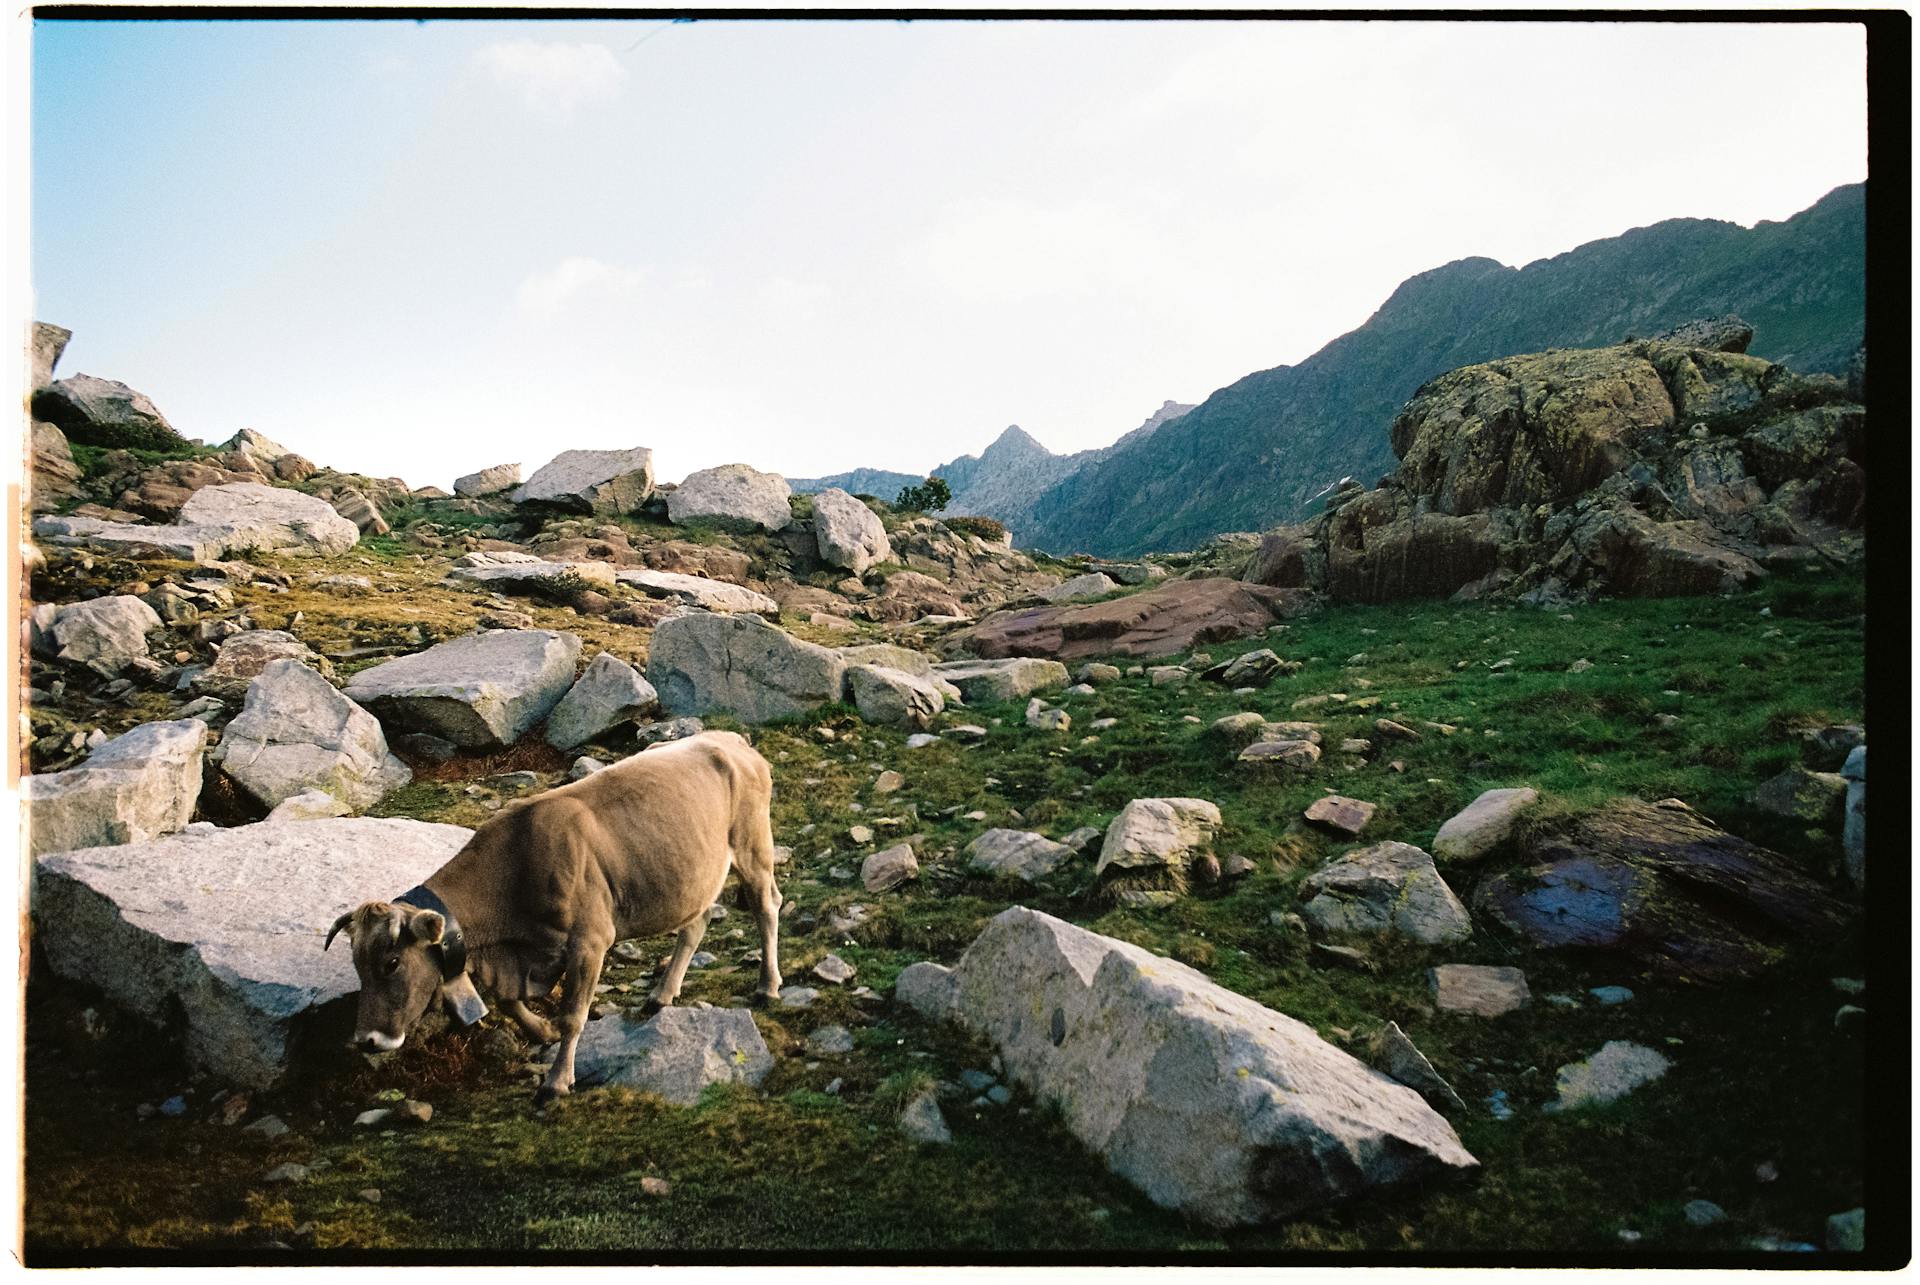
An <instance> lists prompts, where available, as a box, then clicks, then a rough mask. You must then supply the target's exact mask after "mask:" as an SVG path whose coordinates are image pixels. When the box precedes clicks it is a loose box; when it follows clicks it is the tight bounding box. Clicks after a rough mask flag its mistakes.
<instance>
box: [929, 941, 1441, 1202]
mask: <svg viewBox="0 0 1920 1285" xmlns="http://www.w3.org/2000/svg"><path fill="white" fill-rule="evenodd" d="M915 968H916V969H921V970H925V969H926V968H927V966H925V965H916V966H915ZM913 971H914V970H911V969H910V970H908V972H913ZM907 982H908V976H907V973H903V974H902V975H901V979H900V988H899V991H900V993H901V994H902V995H903V996H905V995H911V996H913V997H915V998H917V999H919V1000H920V1001H921V1002H922V1003H923V1004H924V1006H925V1007H924V1009H923V1012H925V1013H926V1015H927V1016H930V1017H936V1018H944V1019H947V1020H950V1021H953V1022H956V1023H958V1024H959V1025H961V1026H962V1027H964V1028H966V1029H967V1030H968V1031H970V1032H972V1033H974V1034H975V1035H978V1036H980V1037H982V1038H985V1039H987V1040H989V1041H991V1042H992V1044H993V1045H994V1046H995V1047H996V1048H997V1049H998V1050H999V1053H1000V1057H1001V1059H1002V1062H1003V1064H1004V1067H1005V1075H1006V1078H1007V1079H1008V1080H1009V1081H1010V1082H1011V1083H1013V1084H1016V1085H1018V1086H1020V1087H1021V1088H1023V1089H1025V1090H1027V1091H1028V1092H1030V1093H1032V1094H1033V1095H1034V1097H1035V1098H1037V1099H1038V1100H1039V1101H1040V1102H1042V1103H1044V1104H1046V1105H1048V1106H1052V1107H1056V1108H1058V1110H1059V1111H1060V1113H1061V1118H1062V1119H1063V1120H1064V1121H1065V1123H1066V1125H1067V1127H1068V1128H1069V1129H1071V1130H1072V1131H1073V1133H1074V1135H1075V1136H1076V1137H1078V1138H1079V1139H1080V1140H1081V1141H1082V1142H1083V1143H1085V1144H1086V1145H1087V1147H1088V1148H1090V1149H1091V1150H1092V1151H1093V1152H1094V1153H1095V1154H1096V1155H1098V1156H1100V1157H1101V1158H1102V1159H1103V1160H1104V1161H1105V1162H1106V1163H1107V1165H1108V1167H1109V1168H1111V1169H1112V1170H1113V1172H1114V1173H1116V1174H1118V1175H1119V1176H1120V1177H1122V1178H1124V1179H1126V1180H1127V1181H1128V1182H1130V1183H1132V1184H1133V1185H1134V1186H1136V1187H1138V1188H1139V1189H1140V1190H1141V1191H1142V1192H1144V1193H1145V1194H1146V1195H1147V1197H1148V1198H1149V1199H1151V1200H1152V1201H1153V1202H1154V1203H1155V1204H1157V1205H1161V1206H1163V1207H1165V1208H1169V1209H1177V1210H1179V1211H1180V1212H1181V1213H1183V1214H1185V1215H1186V1216H1188V1217H1190V1218H1193V1219H1195V1220H1196V1221H1199V1222H1202V1223H1205V1224H1208V1225H1212V1226H1217V1227H1230V1226H1244V1225H1248V1224H1256V1223H1262V1222H1268V1221H1272V1220H1275V1219H1279V1218H1285V1217H1289V1216H1291V1215H1295V1214H1299V1213H1303V1212H1305V1211H1307V1210H1311V1209H1316V1208H1319V1207H1322V1206H1325V1205H1329V1204H1333V1203H1335V1202H1339V1201H1344V1200H1349V1199H1352V1198H1355V1197H1358V1196H1362V1195H1364V1194H1366V1193H1369V1192H1372V1191H1376V1190H1379V1189H1381V1188H1387V1187H1392V1186H1396V1185H1399V1184H1403V1183H1411V1182H1419V1181H1423V1180H1429V1179H1434V1178H1439V1177H1442V1176H1444V1175H1446V1174H1448V1173H1458V1172H1464V1171H1467V1170H1470V1169H1472V1168H1474V1167H1475V1166H1476V1164H1477V1162H1476V1161H1475V1160H1474V1158H1473V1157H1472V1156H1471V1155H1470V1154H1468V1152H1467V1151H1466V1149H1465V1148H1464V1147H1462V1146H1461V1144H1460V1140H1459V1138H1458V1136H1457V1135H1456V1134H1455V1133H1454V1131H1453V1129H1452V1128H1451V1127H1450V1126H1449V1125H1448V1124H1447V1122H1446V1120H1445V1119H1444V1118H1442V1117H1441V1116H1440V1115H1439V1114H1438V1113H1436V1112H1435V1111H1434V1110H1433V1109H1432V1108H1431V1107H1429V1106H1428V1105H1427V1104H1426V1102H1424V1101H1423V1100H1422V1099H1421V1097H1420V1095H1419V1094H1418V1093H1416V1092H1414V1091H1413V1090H1412V1089H1409V1088H1407V1087H1405V1086H1404V1085H1401V1084H1396V1083H1395V1082H1394V1081H1393V1080H1391V1079H1389V1078H1388V1077H1386V1076H1384V1075H1382V1074H1380V1073H1379V1072H1377V1071H1374V1070H1372V1069H1371V1068H1369V1067H1367V1066H1365V1065H1364V1064H1362V1063H1361V1062H1359V1061H1358V1060H1357V1059H1355V1058H1353V1057H1351V1056H1349V1055H1348V1054H1346V1053H1343V1052H1341V1051H1340V1050H1339V1049H1337V1048H1335V1047H1334V1046H1333V1045H1331V1044H1328V1043H1327V1042H1326V1041H1324V1040H1322V1039H1321V1038H1320V1037H1319V1036H1318V1035H1317V1034H1315V1033H1314V1031H1313V1029H1312V1028H1311V1027H1309V1026H1307V1025H1305V1024H1304V1023H1302V1022H1297V1021H1295V1020H1294V1019H1292V1018H1290V1017H1287V1016H1285V1015H1284V1014H1281V1013H1277V1012H1275V1011H1273V1010H1272V1009H1269V1008H1264V1007H1262V1006H1261V1005H1259V1004H1257V1003H1255V1002H1254V1001H1252V1000H1250V999H1248V998H1246V997H1245V996H1242V995H1237V994H1235V993H1234V992H1232V991H1229V990H1227V989H1225V988H1223V987H1220V986H1216V985H1215V984H1213V983H1212V982H1210V981H1208V980H1207V979H1206V978H1205V977H1204V976H1202V975H1201V974H1200V973H1198V972H1195V971H1194V970H1193V969H1191V968H1188V967H1187V966H1186V965H1184V964H1178V963H1175V962H1174V961H1172V960H1170V959H1163V958H1161V957H1159V956H1157V955H1153V954H1150V953H1149V952H1147V951H1145V950H1143V949H1141V948H1140V947H1138V946H1133V945H1130V944H1128V943H1125V942H1120V941H1115V940H1114V939H1112V938H1110V937H1102V936H1100V935H1098V934H1096V933H1091V932H1088V931H1086V930H1085V929H1081V928H1076V927H1074V926H1073V925H1071V924H1068V923H1064V922H1062V921H1061V920H1058V919H1055V918H1053V917H1052V916H1050V915H1045V914H1041V913H1039V912H1037V911H1032V910H1028V909H1026V908H1025V907H1021V906H1016V907H1014V908H1013V909H1011V910H1007V911H1004V912H1002V913H1001V914H1000V915H998V916H996V917H995V918H994V919H993V921H992V922H991V923H989V924H988V925H987V928H986V930H985V931H984V932H982V933H981V934H980V936H979V938H978V939H976V940H975V941H974V943H973V944H972V945H971V946H969V947H968V948H967V951H966V954H965V955H963V956H962V957H961V959H960V962H959V963H958V964H957V965H956V966H955V967H954V968H953V969H952V971H951V973H950V974H949V975H948V977H947V978H945V979H941V980H939V982H938V984H935V981H934V979H922V978H920V977H916V978H914V984H913V986H912V987H911V989H909V987H908V985H907Z"/></svg>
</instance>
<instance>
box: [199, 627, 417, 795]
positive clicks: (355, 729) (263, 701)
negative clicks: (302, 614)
mask: <svg viewBox="0 0 1920 1285" xmlns="http://www.w3.org/2000/svg"><path fill="white" fill-rule="evenodd" d="M210 757H211V758H212V760H213V762H214V763H215V764H216V765H217V766H218V767H219V768H220V769H221V770H222V771H223V772H225V773H226V774H227V776H228V777H230V778H231V779H232V780H233V781H234V782H235V783H236V784H237V785H239V786H240V788H241V789H243V790H245V791H246V792H247V793H248V794H249V795H251V796H252V797H253V798H254V799H256V800H257V801H258V802H259V803H260V804H261V805H262V806H264V807H267V808H270V809H271V808H275V807H278V806H279V805H280V804H281V803H284V802H285V801H286V800H288V799H290V798H293V797H294V796H295V795H299V794H305V793H307V792H308V791H310V790H317V791H319V792H321V793H323V794H328V795H331V796H332V797H334V798H336V799H338V800H339V801H340V802H341V803H342V804H343V805H345V807H346V809H347V810H348V811H350V812H364V811H366V810H367V809H368V808H370V807H372V806H373V805H374V804H376V803H378V802H379V801H380V799H381V797H382V796H383V795H385V794H387V793H388V792H390V791H392V790H397V789H399V788H400V787H401V786H403V785H405V784H407V783H408V782H409V781H411V780H413V773H412V772H411V771H410V770H408V768H407V765H406V764H405V763H402V762H401V761H400V760H399V759H398V758H396V757H395V756H394V755H392V754H391V753H389V752H388V750H387V737H386V734H385V733H384V732H382V731H381V730H380V723H379V720H377V719H376V718H374V716H373V715H371V714H369V713H367V711H366V710H364V709H361V708H360V707H359V706H358V705H356V704H354V703H353V701H352V700H350V699H349V698H348V697H346V696H344V695H342V694H341V693H340V692H339V691H337V690H335V688H334V686H333V684H332V683H329V682H328V681H327V680H326V679H324V678H322V677H320V675H319V674H316V673H315V672H314V671H313V670H311V669H309V668H307V666H305V665H303V664H301V663H300V662H299V661H297V660H276V661H272V662H270V663H269V664H268V665H267V666H266V667H265V668H263V669H262V670H261V671H260V676H259V677H258V678H256V679H254V680H253V682H252V683H251V684H250V685H249V686H248V687H247V696H246V706H245V707H244V708H243V709H242V710H241V711H240V714H239V716H238V717H237V718H235V719H234V720H233V721H232V722H231V723H229V724H227V726H226V729H225V730H224V731H223V732H222V733H221V735H220V743H219V744H218V745H216V746H214V747H213V753H212V755H211V756H210Z"/></svg>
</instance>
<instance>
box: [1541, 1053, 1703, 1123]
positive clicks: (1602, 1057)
mask: <svg viewBox="0 0 1920 1285" xmlns="http://www.w3.org/2000/svg"><path fill="white" fill-rule="evenodd" d="M1672 1065H1673V1064H1672V1063H1671V1062H1669V1061H1668V1060H1667V1059H1666V1057H1665V1056H1664V1055H1663V1054H1661V1053H1659V1052H1657V1051H1655V1050H1653V1049H1650V1048H1647V1047H1646V1046H1645V1045H1641V1044H1635V1043H1633V1042H1632V1041H1630V1040H1608V1041H1607V1042H1606V1043H1605V1044H1603V1045H1602V1046H1601V1047H1600V1051H1599V1052H1597V1053H1595V1054H1594V1055H1593V1056H1592V1057H1590V1058H1588V1059H1586V1060H1585V1061H1583V1062H1570V1063H1568V1064H1567V1065H1566V1066H1563V1067H1561V1068H1560V1070H1559V1072H1558V1074H1557V1075H1556V1077H1555V1087H1556V1088H1557V1089H1558V1090H1559V1094H1560V1096H1559V1098H1558V1100H1556V1101H1553V1102H1549V1103H1548V1104H1547V1105H1546V1106H1545V1107H1544V1108H1542V1109H1543V1110H1546V1111H1567V1110H1572V1109H1575V1108H1578V1107H1583V1106H1588V1105H1591V1104H1594V1103H1605V1102H1614V1101H1618V1100H1619V1099H1620V1098H1623V1097H1625V1096H1626V1095H1627V1094H1629V1093H1631V1092H1633V1091H1634V1090H1635V1089H1638V1088H1641V1087H1642V1086H1644V1085H1648V1084H1651V1083H1653V1082H1654V1081H1655V1080H1658V1079H1659V1078H1661V1077H1662V1076H1664V1075H1665V1074H1666V1073H1667V1071H1668V1069H1669V1068H1670V1067H1671V1066H1672Z"/></svg>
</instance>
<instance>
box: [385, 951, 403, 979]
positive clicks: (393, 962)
mask: <svg viewBox="0 0 1920 1285" xmlns="http://www.w3.org/2000/svg"><path fill="white" fill-rule="evenodd" d="M399 969H400V956H398V955H389V956H387V975H388V976H389V977H391V976H392V975H393V974H394V973H396V972H398V971H399Z"/></svg>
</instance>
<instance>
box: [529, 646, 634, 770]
mask: <svg viewBox="0 0 1920 1285" xmlns="http://www.w3.org/2000/svg"><path fill="white" fill-rule="evenodd" d="M659 703H660V695H659V693H658V692H656V691H654V690H653V684H652V683H649V682H648V681H647V680H646V679H644V678H642V677H640V671H639V670H637V669H635V668H634V667H633V666H632V665H629V664H628V663H627V662H626V661H624V660H621V659H620V658H619V657H618V656H616V655H614V654H613V653H612V652H610V651H603V652H601V653H600V654H599V655H598V656H595V657H594V658H593V661H592V662H591V663H590V664H589V665H588V666H587V667H586V669H585V671H584V672H582V673H581V675H580V677H579V679H577V680H576V681H575V682H574V684H573V686H572V687H570V688H568V689H567V694H566V695H565V696H562V697H561V698H560V703H559V704H558V705H555V706H554V707H553V713H551V714H549V715H548V716H547V728H546V739H547V744H549V745H552V746H553V747H554V748H556V749H562V750H570V749H573V748H574V747H575V746H577V745H584V744H586V743H587V742H588V741H590V740H592V739H593V738H594V737H596V736H598V735H600V734H601V733H602V732H605V731H607V730H608V729H610V728H614V727H618V726H619V725H620V724H622V723H632V722H636V721H638V720H639V719H640V718H641V717H643V716H644V715H645V714H646V713H647V712H648V711H650V710H652V709H653V708H654V707H655V706H656V705H658V704H659Z"/></svg>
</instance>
